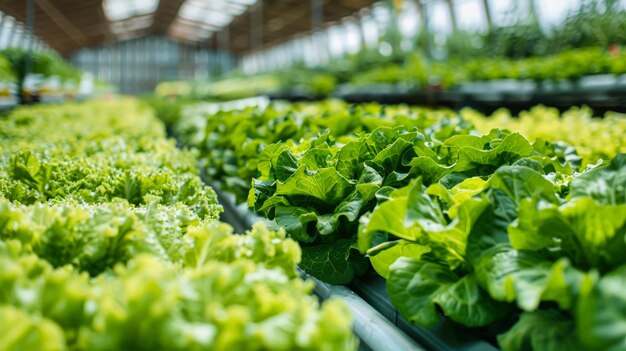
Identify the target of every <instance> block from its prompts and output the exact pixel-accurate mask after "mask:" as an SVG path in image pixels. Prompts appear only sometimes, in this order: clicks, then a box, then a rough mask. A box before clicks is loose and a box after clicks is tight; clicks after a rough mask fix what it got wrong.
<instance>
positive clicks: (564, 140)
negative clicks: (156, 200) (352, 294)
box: [170, 101, 626, 350]
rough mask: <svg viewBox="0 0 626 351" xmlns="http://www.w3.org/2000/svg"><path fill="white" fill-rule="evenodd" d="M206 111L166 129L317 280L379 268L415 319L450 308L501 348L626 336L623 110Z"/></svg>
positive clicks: (423, 321)
mask: <svg viewBox="0 0 626 351" xmlns="http://www.w3.org/2000/svg"><path fill="white" fill-rule="evenodd" d="M203 108H204V107H203V106H202V105H198V106H196V107H191V108H188V109H186V110H184V112H183V113H182V116H181V118H178V119H174V122H173V124H172V130H173V131H174V133H175V134H176V135H177V136H178V138H179V139H180V141H182V143H183V144H184V145H186V146H188V147H193V148H195V149H198V150H199V152H200V155H201V157H202V159H203V162H204V167H203V171H204V172H205V173H206V175H207V177H208V178H209V179H210V180H211V181H212V182H214V183H216V184H219V186H220V187H221V188H222V189H224V190H226V191H228V192H231V193H233V194H235V195H236V198H237V199H238V200H239V201H240V202H246V201H247V204H248V206H249V207H250V209H252V210H254V211H255V212H256V213H258V214H260V215H262V216H264V217H266V218H267V219H269V220H271V221H273V223H274V224H275V225H276V226H277V227H280V228H284V229H285V230H286V232H287V234H288V235H289V236H290V237H291V238H293V239H295V240H297V241H298V242H299V243H300V245H301V248H302V261H301V263H300V265H301V267H302V268H304V269H305V270H306V271H307V272H308V273H310V274H312V275H314V276H316V277H318V278H320V279H322V280H324V281H326V282H328V283H333V284H345V283H349V282H350V281H351V280H353V279H354V278H355V277H358V276H359V275H360V274H363V273H364V272H365V271H367V270H368V269H369V267H370V266H371V267H373V269H374V270H375V271H376V272H377V273H378V274H380V275H381V276H382V277H384V278H385V279H386V281H387V291H388V293H389V296H390V297H391V300H392V302H393V303H394V305H395V306H396V307H397V308H398V310H399V311H400V312H401V314H402V315H403V316H404V317H405V318H407V319H408V320H410V321H412V322H415V323H418V324H420V325H422V326H427V327H429V326H433V325H435V324H437V323H438V322H439V321H440V319H441V318H442V316H446V317H447V318H449V319H451V320H453V321H455V322H457V323H459V324H461V325H464V326H466V327H470V328H476V331H477V332H480V333H481V335H484V336H486V337H487V338H493V339H492V340H497V342H498V343H499V345H500V347H502V349H504V350H528V349H533V350H584V349H589V350H617V349H620V347H621V345H623V342H624V340H626V333H624V332H623V330H621V329H620V328H619V327H618V326H619V325H621V324H622V323H623V321H624V320H625V319H626V315H625V314H624V313H622V310H623V309H624V306H626V301H625V300H624V297H623V296H622V295H623V294H622V293H621V292H623V291H624V289H626V278H625V277H626V271H625V270H626V258H625V257H624V255H623V252H624V250H626V231H625V228H626V197H625V196H624V194H625V193H624V189H626V156H625V155H624V154H623V153H624V152H626V118H625V117H624V116H623V115H619V114H608V115H607V116H605V118H603V119H597V118H592V114H591V112H590V111H589V110H587V109H584V108H583V109H580V108H573V109H571V110H570V111H567V112H565V113H563V114H560V113H559V112H558V111H557V110H554V109H549V108H546V107H541V106H539V107H536V108H534V109H532V110H530V111H528V112H524V113H523V114H522V115H521V116H519V118H514V117H512V116H510V115H509V114H508V112H507V111H504V110H502V111H498V112H497V113H496V115H495V116H492V117H491V118H488V117H486V116H483V115H480V114H479V113H477V112H475V111H471V110H464V111H462V112H460V113H454V112H451V111H446V110H429V109H423V108H410V107H406V106H380V105H376V104H369V105H360V106H348V105H346V104H344V103H341V102H336V101H327V102H322V103H315V104H296V105H274V106H270V107H268V108H267V109H258V108H249V109H245V110H236V111H222V112H218V113H203V112H202V111H203ZM170 117H171V115H170ZM520 133H521V134H520Z"/></svg>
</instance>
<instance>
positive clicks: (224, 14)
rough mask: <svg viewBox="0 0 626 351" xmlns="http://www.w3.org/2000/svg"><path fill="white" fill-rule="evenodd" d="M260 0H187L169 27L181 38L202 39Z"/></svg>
mask: <svg viewBox="0 0 626 351" xmlns="http://www.w3.org/2000/svg"><path fill="white" fill-rule="evenodd" d="M257 1H258V0H186V1H185V2H184V3H183V5H182V6H181V7H180V10H179V11H178V16H177V18H176V20H175V21H174V23H172V26H171V27H170V29H169V32H170V34H172V35H173V36H175V37H178V38H180V39H185V40H191V41H200V40H205V39H206V38H209V37H210V36H211V35H212V33H213V32H214V31H216V30H219V29H220V28H224V27H226V26H228V25H229V24H230V23H231V22H232V21H233V19H234V18H235V17H236V16H239V15H241V14H243V13H244V12H246V10H247V9H248V7H250V6H253V5H254V4H256V3H257Z"/></svg>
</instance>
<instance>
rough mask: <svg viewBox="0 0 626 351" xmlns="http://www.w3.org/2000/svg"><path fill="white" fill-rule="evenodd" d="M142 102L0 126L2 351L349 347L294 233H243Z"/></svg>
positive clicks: (28, 115)
mask: <svg viewBox="0 0 626 351" xmlns="http://www.w3.org/2000/svg"><path fill="white" fill-rule="evenodd" d="M196 164H197V159H196V158H195V155H194V154H193V153H191V152H186V151H180V150H178V149H177V148H176V146H175V144H174V142H173V141H172V140H168V139H166V137H165V131H164V128H163V124H162V123H161V122H160V121H158V120H157V119H156V118H155V117H154V116H153V112H152V110H151V109H149V108H147V107H146V106H144V105H141V104H139V103H137V102H136V101H133V100H118V101H108V102H88V103H83V104H67V105H58V106H37V107H28V108H19V109H17V110H14V111H13V112H11V113H10V114H9V115H8V116H6V117H3V118H2V119H1V120H0V329H2V331H3V332H2V333H1V335H0V345H2V346H1V347H0V348H2V349H3V350H42V351H43V350H46V351H58V350H344V349H346V350H350V349H355V348H356V341H355V338H354V336H353V335H352V332H351V323H352V321H351V317H350V311H349V310H347V307H346V306H345V304H344V303H343V302H341V301H339V300H329V301H326V302H324V303H323V304H320V303H319V302H318V300H317V298H315V297H314V296H312V295H311V291H312V288H313V286H312V283H311V282H309V281H303V280H302V279H301V278H300V277H299V275H298V274H297V272H296V264H297V263H298V262H299V261H300V257H301V251H300V248H299V247H298V244H297V243H296V242H294V241H293V240H291V239H288V238H285V232H284V231H270V230H268V229H267V228H266V227H265V226H263V225H257V226H255V227H254V228H253V229H252V230H251V231H249V232H248V233H246V234H245V235H235V234H233V233H232V229H231V227H229V226H228V225H226V224H223V223H220V222H219V221H218V216H219V213H220V212H221V206H220V205H219V204H218V203H217V200H216V196H215V193H214V192H213V190H212V189H211V188H209V187H207V186H205V185H204V184H203V183H202V181H201V180H200V177H199V176H198V174H197V167H196Z"/></svg>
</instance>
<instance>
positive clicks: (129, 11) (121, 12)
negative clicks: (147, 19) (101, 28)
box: [102, 0, 159, 22]
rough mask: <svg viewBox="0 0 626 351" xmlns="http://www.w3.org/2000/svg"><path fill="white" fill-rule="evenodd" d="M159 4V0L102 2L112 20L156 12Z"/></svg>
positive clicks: (111, 0)
mask: <svg viewBox="0 0 626 351" xmlns="http://www.w3.org/2000/svg"><path fill="white" fill-rule="evenodd" d="M158 6H159V0H104V1H103V2H102V7H103V9H104V14H105V16H106V17H107V19H108V20H109V21H111V22H116V21H124V20H127V19H129V18H133V17H137V16H144V15H148V14H151V13H154V12H155V11H156V9H157V7H158Z"/></svg>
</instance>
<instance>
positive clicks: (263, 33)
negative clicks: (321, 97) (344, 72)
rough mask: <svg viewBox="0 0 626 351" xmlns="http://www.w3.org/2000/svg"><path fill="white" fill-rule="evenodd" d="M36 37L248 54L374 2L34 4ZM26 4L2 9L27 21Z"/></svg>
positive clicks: (71, 46) (15, 2) (18, 1)
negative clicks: (155, 39)
mask: <svg viewBox="0 0 626 351" xmlns="http://www.w3.org/2000/svg"><path fill="white" fill-rule="evenodd" d="M33 2H34V12H35V18H34V19H35V30H34V32H35V35H36V36H37V37H38V38H39V39H41V40H42V41H44V42H46V43H47V44H49V45H50V46H51V47H52V48H54V49H56V50H57V51H59V52H61V53H63V54H67V53H70V52H73V51H75V50H77V49H79V48H81V47H86V46H95V45H100V44H104V43H109V42H114V41H121V40H126V39H130V38H135V37H140V36H144V35H150V34H154V35H167V36H169V37H171V38H174V39H176V40H179V41H182V42H187V43H190V44H194V45H205V46H210V47H223V48H226V49H227V50H229V51H232V52H235V53H243V52H249V51H252V50H253V49H257V48H261V47H263V46H266V45H271V44H275V43H279V42H282V41H285V40H287V39H289V38H291V37H293V36H295V35H297V34H302V33H305V32H309V31H311V30H312V29H313V27H314V25H313V22H314V17H315V16H313V15H312V12H313V11H315V10H314V9H315V8H316V7H315V6H314V4H319V7H317V8H319V9H320V10H319V13H318V14H317V15H318V17H317V18H319V19H320V20H323V22H325V23H329V22H336V21H339V20H341V19H342V18H344V17H347V16H351V15H353V14H354V13H356V12H357V11H359V9H361V8H363V7H366V6H368V5H370V4H372V3H374V1H373V0H335V1H330V0H311V1H301V0H264V1H258V0H81V1H75V0H33ZM26 7H27V6H26V1H24V0H0V11H2V12H3V13H6V14H7V15H9V16H12V17H14V18H15V19H16V20H17V21H20V22H22V23H26V22H27V16H26V12H27V11H26Z"/></svg>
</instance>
